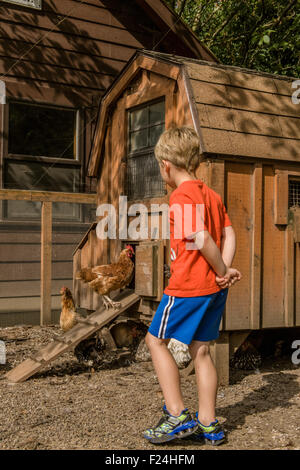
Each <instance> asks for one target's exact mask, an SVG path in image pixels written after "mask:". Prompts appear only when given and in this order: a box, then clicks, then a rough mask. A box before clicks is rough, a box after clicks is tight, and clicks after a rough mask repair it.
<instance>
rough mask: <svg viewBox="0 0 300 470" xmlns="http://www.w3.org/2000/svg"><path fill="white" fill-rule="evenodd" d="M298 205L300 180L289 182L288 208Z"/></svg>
mask: <svg viewBox="0 0 300 470" xmlns="http://www.w3.org/2000/svg"><path fill="white" fill-rule="evenodd" d="M294 206H298V207H300V180H298V181H295V180H292V181H290V182H289V208H290V207H294Z"/></svg>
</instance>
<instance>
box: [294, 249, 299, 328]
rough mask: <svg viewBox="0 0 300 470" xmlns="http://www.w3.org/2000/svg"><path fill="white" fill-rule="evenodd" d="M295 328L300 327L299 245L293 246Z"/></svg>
mask: <svg viewBox="0 0 300 470" xmlns="http://www.w3.org/2000/svg"><path fill="white" fill-rule="evenodd" d="M295 286H297V288H296V289H295V326H300V289H299V286H300V243H296V244H295Z"/></svg>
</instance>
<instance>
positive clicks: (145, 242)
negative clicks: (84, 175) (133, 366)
mask: <svg viewBox="0 0 300 470" xmlns="http://www.w3.org/2000/svg"><path fill="white" fill-rule="evenodd" d="M292 93H293V89H292V79H290V78H287V77H281V76H277V75H271V74H266V73H260V72H256V71H253V70H247V69H242V68H238V67H231V66H224V65H220V64H215V63H211V62H207V61H203V60H196V59H189V58H184V57H178V56H174V55H168V54H163V53H156V52H148V51H144V50H142V51H137V52H136V54H135V55H134V56H133V58H132V59H131V60H130V61H129V62H128V64H127V65H126V67H125V68H124V69H123V71H122V72H121V73H120V74H119V76H118V77H117V79H116V80H115V81H114V83H113V85H112V86H111V87H110V88H109V89H108V90H107V92H106V93H105V95H104V96H103V98H102V100H101V103H100V107H99V112H98V119H97V125H96V129H95V134H94V141H93V147H92V151H91V154H90V160H89V175H90V176H93V177H97V181H98V184H97V202H98V206H99V205H101V204H104V203H108V204H112V205H113V206H114V207H115V209H116V212H117V214H118V213H119V211H120V205H119V202H120V196H126V197H127V202H128V207H129V206H131V207H132V206H133V205H135V204H143V205H144V206H145V207H146V208H147V210H148V212H147V215H146V216H147V217H148V218H149V219H150V215H149V214H150V209H151V208H152V210H151V221H150V220H149V224H148V225H149V232H148V236H147V237H146V238H145V236H143V237H140V236H139V235H140V234H137V236H135V237H130V236H129V235H126V234H125V236H124V237H120V236H117V237H116V238H114V239H105V240H103V239H99V238H98V237H97V223H98V220H96V221H95V223H93V224H92V225H91V227H90V229H89V231H88V232H87V233H86V235H85V236H84V238H83V239H82V241H81V242H80V244H79V245H78V247H77V249H76V251H75V252H74V256H73V264H74V273H75V272H77V271H78V269H80V268H82V267H88V266H95V265H99V264H107V263H111V262H115V261H117V259H118V256H119V254H120V251H121V250H122V249H123V248H124V247H125V245H126V244H128V243H130V244H131V246H133V248H134V251H135V277H134V279H133V280H132V282H131V284H130V286H129V288H130V289H131V290H133V291H134V292H135V293H136V294H138V295H139V296H140V298H141V300H140V303H139V305H138V307H137V312H136V313H137V314H138V315H139V316H140V318H141V319H142V320H143V321H145V322H146V323H147V322H148V323H149V322H150V321H151V318H152V316H153V314H154V313H155V310H156V308H157V305H158V303H159V301H160V299H161V297H162V294H163V290H164V287H165V286H166V285H167V282H168V279H167V277H165V275H164V265H165V264H167V265H169V264H170V253H169V251H170V250H169V241H168V240H167V239H164V238H163V237H162V235H161V233H162V227H163V224H164V219H163V217H164V210H163V205H164V204H167V203H168V199H169V194H170V191H171V189H170V188H167V187H165V185H164V183H163V181H162V180H161V178H160V174H159V168H158V165H157V163H156V161H155V158H154V154H153V148H154V145H155V143H156V141H157V139H158V137H159V135H160V134H161V132H162V131H163V130H164V129H167V128H169V127H170V126H182V125H188V126H192V127H194V128H195V130H196V131H197V133H198V135H199V137H200V141H201V150H202V162H201V164H200V166H199V169H198V174H197V176H198V177H199V178H201V179H203V180H204V181H205V183H206V184H208V185H209V186H210V187H211V188H212V189H214V190H215V191H216V192H217V193H219V194H220V195H221V196H222V198H223V200H224V203H225V205H226V207H227V211H228V214H229V217H230V219H231V221H232V224H233V227H234V228H235V231H236V235H237V252H236V256H235V260H234V266H235V267H237V268H238V269H239V270H240V271H241V272H242V274H243V278H242V280H241V281H240V282H239V283H238V284H236V285H235V286H234V288H232V289H231V290H230V291H229V295H228V301H227V305H226V311H225V313H224V317H223V320H222V324H221V332H220V338H219V339H218V340H217V341H216V342H215V347H214V355H215V360H216V362H217V364H218V369H219V373H220V374H221V377H222V378H221V381H222V382H223V383H226V382H228V371H229V357H230V354H232V351H234V349H235V348H236V347H238V346H239V345H240V344H241V343H242V342H243V341H244V339H245V338H246V337H247V335H248V334H249V333H250V332H251V331H253V330H259V329H267V328H282V327H287V328H292V327H296V326H300V290H299V284H300V245H299V242H300V163H299V161H300V155H299V136H298V129H299V123H300V121H299V109H300V105H298V106H297V105H296V104H293V102H292V99H291V96H292ZM135 207H137V206H135ZM153 214H154V215H155V216H156V217H153ZM153 218H154V219H155V220H156V225H155V229H153V227H152V224H151V222H152V221H153ZM131 220H132V219H131V216H130V215H129V216H128V218H127V224H130V221H131ZM118 223H119V221H118V218H117V229H118ZM74 295H75V302H76V305H77V306H78V307H82V308H85V309H87V310H95V309H96V308H98V306H99V302H101V301H100V299H99V296H97V294H96V293H95V292H94V291H92V290H91V289H90V288H89V287H88V286H87V285H86V284H85V285H84V284H83V283H81V282H80V281H78V280H76V279H75V276H74Z"/></svg>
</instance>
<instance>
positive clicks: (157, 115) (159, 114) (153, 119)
mask: <svg viewBox="0 0 300 470" xmlns="http://www.w3.org/2000/svg"><path fill="white" fill-rule="evenodd" d="M164 120H165V103H164V101H161V102H160V103H156V104H154V105H152V106H150V124H159V123H161V122H164Z"/></svg>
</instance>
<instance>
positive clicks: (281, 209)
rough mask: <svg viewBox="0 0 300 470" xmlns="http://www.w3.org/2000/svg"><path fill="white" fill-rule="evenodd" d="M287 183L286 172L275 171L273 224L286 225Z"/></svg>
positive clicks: (287, 205)
mask: <svg viewBox="0 0 300 470" xmlns="http://www.w3.org/2000/svg"><path fill="white" fill-rule="evenodd" d="M288 207H289V181H288V172H287V171H277V172H276V174H275V182H274V224H275V225H277V224H278V225H287V223H288Z"/></svg>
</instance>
